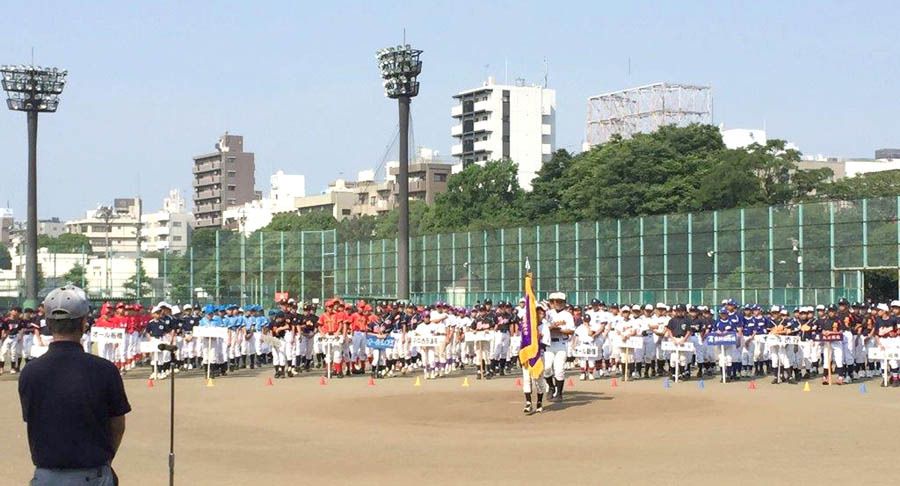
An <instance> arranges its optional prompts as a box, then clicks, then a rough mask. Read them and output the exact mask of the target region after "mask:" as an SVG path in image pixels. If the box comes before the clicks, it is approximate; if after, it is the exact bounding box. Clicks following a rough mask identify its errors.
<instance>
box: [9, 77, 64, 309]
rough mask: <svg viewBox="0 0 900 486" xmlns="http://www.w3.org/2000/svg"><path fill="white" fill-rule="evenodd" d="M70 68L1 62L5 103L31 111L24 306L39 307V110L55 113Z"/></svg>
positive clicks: (27, 111)
mask: <svg viewBox="0 0 900 486" xmlns="http://www.w3.org/2000/svg"><path fill="white" fill-rule="evenodd" d="M67 75H68V71H66V70H60V69H58V68H55V67H54V68H49V67H41V66H34V65H30V66H23V65H17V66H12V65H3V66H0V76H2V83H3V90H4V91H6V94H7V100H6V106H7V107H9V109H10V110H13V111H24V112H25V113H27V114H28V220H27V222H26V223H27V227H26V229H25V302H24V304H25V306H26V307H32V308H35V307H37V296H38V281H37V121H38V113H54V112H55V111H56V109H57V108H58V107H59V95H60V94H62V91H63V88H64V87H65V86H66V76H67Z"/></svg>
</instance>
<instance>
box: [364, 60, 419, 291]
mask: <svg viewBox="0 0 900 486" xmlns="http://www.w3.org/2000/svg"><path fill="white" fill-rule="evenodd" d="M421 54H422V51H420V50H418V49H413V48H412V47H410V45H409V44H405V45H399V46H397V47H388V48H386V49H379V50H378V51H377V52H376V53H375V59H377V60H378V68H379V69H380V70H381V78H382V79H383V80H384V82H383V83H382V84H384V94H385V96H387V97H388V98H392V99H396V100H397V102H398V104H399V105H400V149H399V150H400V167H399V173H398V179H399V183H400V195H399V197H400V201H399V208H398V209H399V211H400V215H399V216H400V217H399V220H400V221H399V227H398V228H397V275H398V277H397V298H398V299H399V300H403V301H408V300H409V102H410V99H411V98H412V97H413V96H415V95H417V94H419V82H418V81H417V80H416V76H418V75H419V74H420V73H421V72H422V61H420V60H419V55H421Z"/></svg>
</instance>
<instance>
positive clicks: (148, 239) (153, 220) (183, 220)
mask: <svg viewBox="0 0 900 486" xmlns="http://www.w3.org/2000/svg"><path fill="white" fill-rule="evenodd" d="M141 223H142V226H141V251H144V252H147V251H163V250H165V251H168V252H171V253H184V252H185V251H186V250H187V248H188V245H189V244H190V237H191V231H192V229H191V228H192V226H193V224H194V215H193V214H191V213H190V212H188V211H187V209H186V203H185V200H184V198H183V197H181V192H180V191H179V190H178V189H171V190H170V191H169V195H168V197H165V198H163V207H162V209H161V210H159V211H156V212H153V213H147V214H142V215H141Z"/></svg>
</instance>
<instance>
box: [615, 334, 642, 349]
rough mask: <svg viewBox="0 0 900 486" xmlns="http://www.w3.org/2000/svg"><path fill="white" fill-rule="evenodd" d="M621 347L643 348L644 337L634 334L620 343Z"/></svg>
mask: <svg viewBox="0 0 900 486" xmlns="http://www.w3.org/2000/svg"><path fill="white" fill-rule="evenodd" d="M619 347H620V348H629V349H641V348H643V347H644V338H642V337H638V336H632V337H630V338H628V339H626V340H625V341H624V342H622V343H620V344H619Z"/></svg>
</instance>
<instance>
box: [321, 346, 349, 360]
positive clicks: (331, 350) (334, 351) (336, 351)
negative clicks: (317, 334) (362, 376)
mask: <svg viewBox="0 0 900 486" xmlns="http://www.w3.org/2000/svg"><path fill="white" fill-rule="evenodd" d="M322 348H323V350H322V352H323V353H325V362H326V363H335V364H340V363H341V362H342V361H343V357H344V348H343V346H341V345H340V344H323V345H322Z"/></svg>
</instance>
